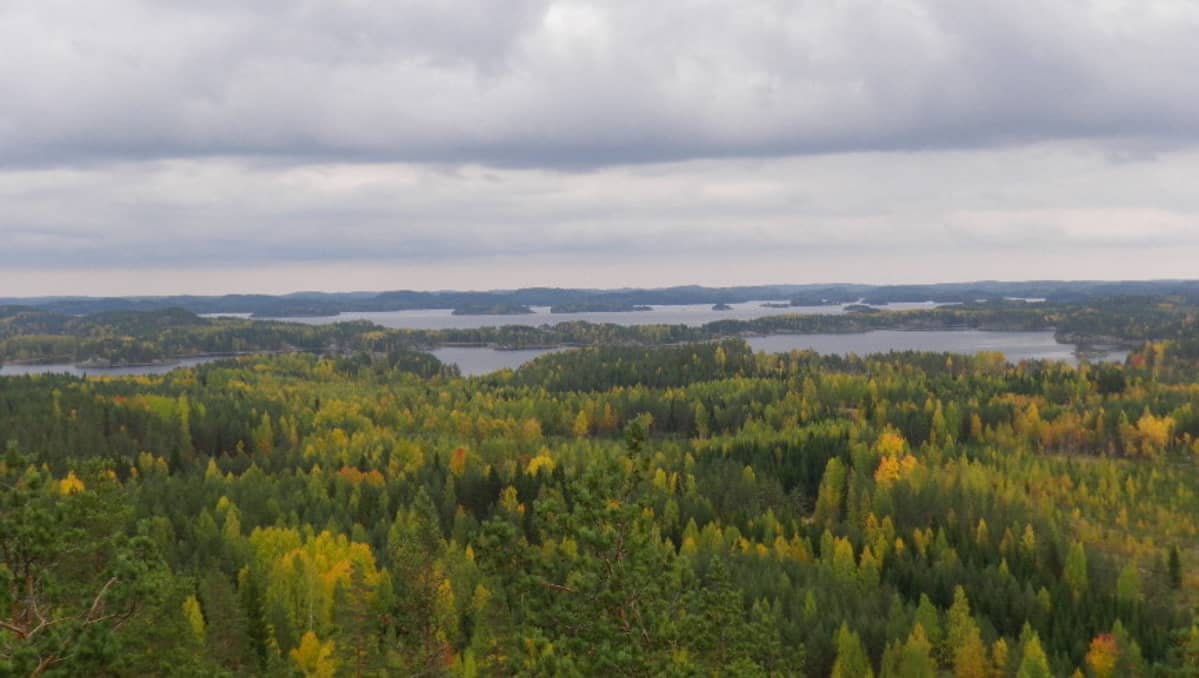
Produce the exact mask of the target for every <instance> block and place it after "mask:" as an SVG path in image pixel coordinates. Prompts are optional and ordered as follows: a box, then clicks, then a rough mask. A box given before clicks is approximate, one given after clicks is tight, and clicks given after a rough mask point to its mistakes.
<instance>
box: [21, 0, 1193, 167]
mask: <svg viewBox="0 0 1199 678" xmlns="http://www.w3.org/2000/svg"><path fill="white" fill-rule="evenodd" d="M0 44H4V45H5V47H4V57H3V59H0V102H2V103H0V163H3V164H6V165H8V166H10V167H19V166H41V167H47V166H66V165H75V164H81V163H89V162H91V163H94V162H100V163H103V162H107V161H112V160H118V159H120V160H146V159H154V158H187V157H209V156H220V155H224V156H242V157H247V156H256V157H277V158H279V159H280V160H282V161H283V162H285V163H286V162H293V161H311V160H314V159H321V160H340V161H372V162H392V161H399V162H422V163H439V162H448V163H457V162H477V163H483V164H490V165H500V166H523V167H554V168H571V167H576V168H587V167H594V166H600V165H614V164H623V163H642V162H659V161H672V160H683V159H693V158H718V157H754V156H787V155H796V154H808V153H834V152H842V151H869V150H929V149H947V148H951V149H952V148H980V147H995V146H1004V145H1010V144H1019V143H1029V142H1037V141H1044V140H1069V139H1087V140H1098V141H1101V142H1104V143H1110V144H1111V145H1112V146H1113V147H1115V148H1116V149H1117V150H1116V151H1114V152H1116V153H1123V152H1125V151H1122V150H1119V149H1121V148H1124V147H1130V148H1141V147H1143V146H1148V147H1152V148H1166V149H1168V148H1171V147H1175V146H1180V145H1189V144H1191V143H1192V142H1193V141H1194V140H1195V139H1196V138H1197V137H1199V78H1195V77H1194V73H1195V72H1196V68H1197V67H1199V6H1196V5H1195V4H1194V3H1191V2H1187V1H1186V0H1180V1H1178V2H1167V1H1163V0H1159V1H1152V0H1150V1H1145V0H1141V1H1135V2H1134V1H1127V2H1117V1H1100V0H1092V1H1067V0H1056V1H1048V0H1041V1H1039V2H1037V1H1030V2H1007V3H1000V2H955V1H949V0H924V1H919V2H917V1H909V2H887V3H880V2H862V1H852V0H851V1H848V2H839V3H827V2H795V1H792V0H779V1H764V0H742V1H740V2H735V3H728V2H671V1H667V0H663V1H661V2H653V3H645V2H632V1H629V2H605V3H577V2H548V1H541V0H467V1H461V2H443V1H438V0H408V1H404V2H367V1H360V2H342V1H334V0H314V1H313V2H305V3H290V2H275V1H264V2H252V3H243V2H228V1H220V2H203V3H189V2H149V1H147V2H140V3H139V2H131V1H123V0H113V1H111V2H104V3H78V2H62V1H59V0H29V1H25V2H23V1H9V2H6V3H0Z"/></svg>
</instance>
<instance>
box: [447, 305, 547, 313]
mask: <svg viewBox="0 0 1199 678" xmlns="http://www.w3.org/2000/svg"><path fill="white" fill-rule="evenodd" d="M531 313H533V309H531V308H529V307H528V306H525V305H524V304H492V305H490V306H488V305H485V304H462V305H460V306H455V307H454V310H453V313H452V315H529V314H531Z"/></svg>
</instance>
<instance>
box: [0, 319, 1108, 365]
mask: <svg viewBox="0 0 1199 678" xmlns="http://www.w3.org/2000/svg"><path fill="white" fill-rule="evenodd" d="M646 313H650V312H648V311H647V312H646ZM459 317H462V316H459ZM745 341H746V343H748V344H749V345H750V346H751V347H753V349H754V350H755V351H760V352H765V353H787V352H790V351H797V350H812V351H816V352H818V353H826V354H834V353H835V354H839V355H847V354H850V353H856V354H858V355H867V354H870V353H887V352H889V351H932V352H937V353H939V352H946V353H965V354H974V353H979V352H982V351H998V352H1000V353H1003V354H1004V355H1005V356H1007V359H1008V360H1009V361H1011V362H1020V361H1022V360H1057V361H1060V362H1064V363H1068V364H1070V365H1077V364H1078V362H1079V361H1078V356H1076V355H1075V354H1074V346H1073V345H1072V344H1059V343H1057V342H1056V341H1054V338H1053V333H1052V332H983V331H978V330H963V331H927V332H904V331H900V330H878V331H875V332H865V333H862V334H776V335H771V336H765V337H747V338H746V339H745ZM564 350H569V349H565V348H539V349H523V350H518V351H506V350H498V349H494V348H487V347H474V346H470V347H464V346H447V347H443V348H438V349H434V350H433V351H431V353H432V354H433V355H435V356H437V359H438V360H440V361H442V362H444V363H453V364H455V365H457V366H458V369H459V370H460V371H461V372H462V374H463V376H467V377H471V376H478V375H482V374H488V373H491V372H495V371H497V370H502V369H513V370H514V369H516V368H518V367H520V366H521V365H523V364H525V363H527V362H529V361H530V360H532V359H534V358H536V357H538V356H542V355H545V354H547V353H554V352H557V351H564ZM1127 355H1128V352H1127V351H1123V350H1117V351H1110V352H1108V353H1107V354H1105V355H1103V356H1100V357H1098V358H1092V361H1095V360H1100V361H1114V362H1122V361H1123V360H1124V358H1125V357H1126V356H1127ZM213 360H220V358H212V357H208V358H186V359H183V360H179V361H178V362H176V363H172V364H170V365H143V366H138V367H113V368H92V367H88V368H79V367H76V366H75V365H70V364H58V365H4V366H2V367H0V376H21V375H26V374H48V373H65V374H72V375H75V376H88V377H125V376H132V375H141V374H165V373H167V372H170V371H171V370H175V369H180V368H183V367H194V366H196V365H201V364H203V363H206V362H211V361H213Z"/></svg>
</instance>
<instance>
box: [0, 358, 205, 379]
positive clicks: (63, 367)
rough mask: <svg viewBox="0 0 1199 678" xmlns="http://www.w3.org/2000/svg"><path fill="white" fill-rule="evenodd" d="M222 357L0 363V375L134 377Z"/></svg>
mask: <svg viewBox="0 0 1199 678" xmlns="http://www.w3.org/2000/svg"><path fill="white" fill-rule="evenodd" d="M214 360H221V358H214V357H206V358H181V359H179V360H177V361H175V362H172V363H170V364H166V365H136V366H132V367H78V366H76V365H73V364H70V363H59V364H54V365H8V364H6V365H0V377H21V376H25V375H28V374H69V375H72V376H76V377H132V376H138V375H143V374H166V373H167V372H170V371H172V370H178V369H183V368H185V367H195V366H196V365H203V364H204V363H210V362H212V361H214Z"/></svg>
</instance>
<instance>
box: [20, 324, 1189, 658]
mask: <svg viewBox="0 0 1199 678" xmlns="http://www.w3.org/2000/svg"><path fill="white" fill-rule="evenodd" d="M39 313H41V315H39ZM1190 313H1191V312H1190V310H1189V307H1188V306H1186V305H1185V304H1182V303H1178V302H1177V301H1169V300H1157V301H1155V302H1153V303H1149V304H1146V303H1133V302H1130V301H1113V302H1105V303H1098V304H1094V305H1088V306H1085V307H1083V306H1078V307H1064V306H1061V307H1059V306H1051V307H1047V308H1038V309H1036V310H1031V309H1029V308H1016V307H1013V308H1010V309H1009V308H1006V307H1005V308H1004V309H1000V310H982V309H958V310H954V311H937V312H920V314H916V315H913V316H907V317H908V318H914V319H916V322H920V323H924V322H945V321H947V319H948V318H952V319H953V320H954V321H955V322H960V321H963V320H967V321H969V319H970V318H973V319H974V320H975V321H976V322H981V321H982V319H987V318H992V317H994V318H999V319H1001V320H1002V321H1003V322H1009V321H1010V322H1015V323H1020V324H1025V323H1035V322H1047V321H1048V320H1052V323H1053V324H1054V325H1055V326H1058V327H1059V331H1060V327H1061V326H1062V325H1063V324H1066V323H1073V324H1074V326H1076V327H1078V328H1080V329H1079V331H1080V332H1084V331H1085V332H1092V333H1094V334H1096V335H1100V334H1110V335H1112V336H1119V337H1126V338H1128V339H1129V340H1132V339H1134V338H1136V336H1137V335H1138V333H1139V334H1142V335H1143V336H1144V335H1145V334H1146V333H1147V334H1148V335H1150V336H1153V337H1154V338H1157V335H1159V334H1160V335H1165V337H1166V338H1164V339H1161V340H1156V341H1146V342H1143V343H1141V344H1140V346H1139V348H1138V349H1137V350H1136V351H1135V352H1133V353H1132V354H1131V355H1130V357H1129V359H1128V361H1127V362H1126V364H1125V365H1122V366H1121V365H1104V366H1091V365H1087V364H1083V365H1081V366H1080V367H1077V368H1074V367H1070V366H1066V365H1062V364H1057V363H1050V362H1027V363H1022V364H1018V365H1013V364H1010V363H1008V362H1006V361H1005V360H1004V358H1003V356H1001V355H998V354H979V355H975V356H963V355H949V354H931V353H894V354H889V355H885V356H884V355H880V356H869V357H837V356H819V355H816V354H814V353H810V352H795V353H791V354H783V355H767V354H755V353H754V352H752V351H751V350H750V348H749V347H748V346H747V345H746V344H745V343H744V342H743V341H740V340H737V339H727V340H721V341H706V342H701V343H689V344H683V345H676V346H656V345H649V344H661V343H667V342H669V341H677V340H678V339H679V337H674V336H671V335H670V331H673V330H669V329H668V330H667V331H664V330H662V329H661V328H650V329H646V328H617V327H615V326H587V327H575V326H566V327H565V328H563V326H558V328H551V329H548V330H541V329H538V328H523V330H521V331H529V332H534V331H536V332H547V333H549V332H559V333H561V335H562V336H563V337H571V338H572V339H575V340H577V339H579V338H580V337H588V336H590V337H592V339H591V340H590V341H580V343H589V344H595V345H594V346H590V347H587V348H582V349H580V350H578V351H571V352H564V353H557V354H552V355H546V356H543V357H541V358H539V359H537V360H534V361H533V362H531V363H529V364H527V365H526V366H524V367H522V368H521V369H519V370H517V371H515V372H513V371H501V372H497V373H494V374H491V375H487V376H484V377H475V378H469V379H464V378H461V377H459V376H457V374H456V372H455V371H454V370H453V369H448V368H446V367H445V366H443V365H440V364H439V363H438V362H437V361H436V359H435V358H433V357H431V356H429V355H428V354H425V353H419V352H413V351H411V350H410V348H412V347H413V346H414V345H415V344H416V343H418V342H414V341H412V339H413V336H417V337H419V338H420V341H430V336H429V335H419V334H417V335H412V334H410V333H403V332H391V331H383V330H381V329H380V328H377V327H374V326H371V325H369V324H366V323H360V324H338V325H330V326H324V327H307V326H292V325H284V324H279V323H255V322H251V321H213V320H208V319H204V318H197V317H196V316H194V315H192V314H191V313H188V312H186V311H167V312H158V313H151V314H145V313H128V312H120V313H113V314H106V315H104V316H101V317H95V316H90V317H86V318H66V319H65V320H64V319H63V318H62V317H60V316H55V315H53V314H45V313H44V312H32V315H30V314H31V312H30V311H27V310H16V311H12V310H8V311H5V313H4V314H3V317H4V319H5V320H7V321H10V323H9V324H8V325H5V327H8V328H10V329H9V330H8V334H6V335H4V336H5V339H4V341H5V342H6V344H5V346H6V347H7V348H6V349H5V350H6V352H7V353H6V355H12V353H11V352H12V351H13V350H14V349H12V346H14V345H17V346H26V344H22V343H21V342H24V341H34V340H33V339H30V337H41V338H39V339H37V341H49V340H48V339H45V338H44V337H58V339H56V340H55V341H61V342H63V344H62V346H61V348H62V350H64V351H66V350H68V344H69V342H76V343H75V344H73V345H71V346H70V350H78V349H77V347H78V346H81V345H84V342H89V341H95V342H101V344H102V343H103V342H105V341H118V340H119V341H125V340H126V339H129V338H132V341H133V342H134V343H135V345H144V346H145V347H146V351H147V352H148V353H149V354H152V355H179V354H181V353H183V352H185V351H186V350H194V349H196V348H197V347H200V348H202V349H203V350H229V351H239V350H262V349H273V348H282V347H284V346H287V345H290V346H305V345H307V344H305V343H304V342H305V341H312V346H328V345H329V343H330V342H335V343H336V345H337V350H336V351H331V352H329V353H328V354H327V355H323V356H322V355H318V354H317V353H299V352H297V353H281V354H276V355H254V356H242V357H236V358H230V359H228V360H223V361H219V362H215V363H210V364H207V365H204V366H201V367H198V368H195V369H182V370H177V371H174V372H171V373H169V374H166V375H161V376H143V377H131V378H120V379H117V378H100V379H77V378H71V377H66V376H46V375H43V376H28V377H19V378H0V446H2V447H3V450H2V451H3V459H2V461H0V675H7V674H14V675H62V676H67V675H122V676H123V675H128V676H135V675H136V676H142V675H195V676H209V675H231V676H232V675H266V676H295V675H303V676H341V675H346V676H384V675H428V676H433V675H461V676H501V675H579V676H584V675H619V676H659V675H678V676H691V675H725V676H775V675H777V676H791V675H806V676H829V675H832V676H842V677H848V676H854V677H856V676H867V675H872V676H880V677H881V676H887V677H898V676H936V675H949V674H952V675H954V676H1037V675H1045V676H1049V675H1054V676H1069V675H1072V674H1075V673H1076V672H1077V675H1083V676H1138V675H1195V674H1196V672H1199V625H1196V620H1195V618H1194V610H1195V605H1196V603H1197V602H1199V551H1197V550H1196V548H1195V544H1196V536H1199V495H1197V493H1196V487H1197V485H1196V480H1197V479H1199V468H1197V467H1196V460H1197V458H1199V351H1196V350H1195V345H1194V342H1188V341H1187V340H1186V339H1185V336H1186V335H1187V332H1186V328H1189V326H1190V325H1189V324H1190V323H1191V322H1192V320H1191V318H1192V316H1191V315H1190ZM946 314H951V315H946ZM987 314H996V315H995V316H990V315H987ZM1006 314H1011V315H1010V316H1009V315H1006ZM1044 314H1050V315H1052V318H1046V317H1045V316H1044ZM880 316H881V317H884V318H886V317H904V316H900V315H899V314H871V315H868V316H843V317H837V318H834V319H832V320H827V319H821V320H819V321H818V322H821V323H823V322H834V323H873V322H879V321H878V320H877V318H879V317H880ZM792 318H800V319H799V320H788V319H781V320H780V319H767V320H768V321H769V322H770V323H781V324H783V325H784V326H786V324H787V323H805V322H808V321H807V320H803V319H802V317H799V316H794V317H792ZM38 322H41V323H44V326H42V330H44V332H45V333H44V334H36V335H35V334H22V333H20V332H17V331H13V330H12V329H11V328H12V327H14V326H20V327H27V326H30V325H36V323H38ZM754 322H757V321H754ZM1087 323H1090V325H1087ZM114 328H115V329H114ZM684 329H687V328H683V329H679V330H678V331H679V332H682V331H683V330H684ZM691 329H693V330H695V331H697V332H700V333H701V334H699V335H697V336H696V337H690V336H688V337H684V338H688V339H690V338H711V337H715V336H718V335H719V334H720V333H719V332H718V331H715V330H712V329H711V328H691ZM106 331H111V332H110V334H108V335H105V334H104V332H106ZM506 331H517V330H515V328H506V329H503V330H480V331H478V332H480V333H481V334H480V335H479V336H481V337H484V336H488V334H487V333H488V332H497V333H502V332H506ZM846 331H848V330H846ZM54 332H59V333H58V334H54ZM93 332H94V333H98V336H96V335H95V334H89V333H93ZM471 332H473V331H471ZM653 332H664V334H663V335H662V336H655V335H653V334H641V333H653ZM572 333H573V334H572ZM603 333H611V334H610V335H609V334H603ZM494 336H503V335H499V334H497V335H494ZM531 336H537V335H531ZM114 337H115V338H114ZM629 337H637V338H639V340H640V341H630V340H628V339H629ZM1171 337H1173V338H1171ZM206 341H210V342H212V345H208V344H204V343H203V342H206ZM12 342H16V343H15V344H14V343H12ZM221 342H226V343H221ZM237 342H244V343H242V344H238V343H237ZM272 342H273V343H272ZM75 355H78V354H75Z"/></svg>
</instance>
